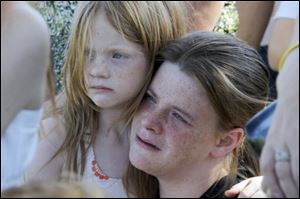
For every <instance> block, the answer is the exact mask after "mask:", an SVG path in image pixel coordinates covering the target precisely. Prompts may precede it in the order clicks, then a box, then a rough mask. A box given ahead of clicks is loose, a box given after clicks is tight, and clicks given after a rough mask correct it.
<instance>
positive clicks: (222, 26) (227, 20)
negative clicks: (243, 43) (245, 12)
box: [214, 1, 239, 36]
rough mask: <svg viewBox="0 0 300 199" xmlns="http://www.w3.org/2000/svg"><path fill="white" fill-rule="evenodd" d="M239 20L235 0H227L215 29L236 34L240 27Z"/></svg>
mask: <svg viewBox="0 0 300 199" xmlns="http://www.w3.org/2000/svg"><path fill="white" fill-rule="evenodd" d="M238 21H239V17H238V12H237V10H236V7H235V1H226V2H225V6H224V9H223V12H222V13H221V16H220V19H219V21H218V24H217V26H216V27H215V28H214V31H215V32H220V33H223V34H230V35H232V36H234V35H235V32H236V31H237V28H238Z"/></svg>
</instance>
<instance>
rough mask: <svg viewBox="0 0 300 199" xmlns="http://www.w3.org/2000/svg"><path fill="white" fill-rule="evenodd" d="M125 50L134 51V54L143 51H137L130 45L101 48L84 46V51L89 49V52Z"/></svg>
mask: <svg viewBox="0 0 300 199" xmlns="http://www.w3.org/2000/svg"><path fill="white" fill-rule="evenodd" d="M118 50H120V51H125V52H131V53H135V54H144V53H143V51H138V50H136V49H133V48H131V47H126V46H123V45H114V46H111V47H108V48H102V49H95V48H92V49H90V48H89V47H86V51H91V52H103V51H104V52H107V51H118Z"/></svg>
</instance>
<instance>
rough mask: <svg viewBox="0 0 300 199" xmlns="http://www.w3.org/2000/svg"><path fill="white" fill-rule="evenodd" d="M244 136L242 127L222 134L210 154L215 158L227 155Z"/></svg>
mask: <svg viewBox="0 0 300 199" xmlns="http://www.w3.org/2000/svg"><path fill="white" fill-rule="evenodd" d="M243 137H244V130H243V129H242V128H234V129H231V130H229V131H228V132H226V133H223V134H221V135H220V136H219V137H218V139H217V141H216V144H215V146H214V147H213V148H212V150H211V152H210V154H211V155H212V156H213V157H215V158H220V157H225V156H226V155H227V154H228V153H230V152H231V151H233V150H234V149H235V148H236V147H237V146H238V145H239V144H240V143H241V141H242V140H243Z"/></svg>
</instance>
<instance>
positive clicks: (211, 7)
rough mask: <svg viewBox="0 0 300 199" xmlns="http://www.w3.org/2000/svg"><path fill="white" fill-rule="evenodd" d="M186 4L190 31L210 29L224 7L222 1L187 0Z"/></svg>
mask: <svg viewBox="0 0 300 199" xmlns="http://www.w3.org/2000/svg"><path fill="white" fill-rule="evenodd" d="M187 4H188V14H189V17H190V20H191V21H190V22H191V27H190V31H194V30H202V31H212V30H213V29H214V27H215V25H216V24H217V22H218V20H219V18H220V15H221V13H222V10H223V8H224V1H189V2H187Z"/></svg>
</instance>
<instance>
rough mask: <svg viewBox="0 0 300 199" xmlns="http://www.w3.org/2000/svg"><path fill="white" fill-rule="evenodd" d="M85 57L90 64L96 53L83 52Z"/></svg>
mask: <svg viewBox="0 0 300 199" xmlns="http://www.w3.org/2000/svg"><path fill="white" fill-rule="evenodd" d="M85 56H86V57H87V59H88V60H89V61H90V62H91V61H93V60H94V59H95V58H96V53H95V52H93V51H86V52H85Z"/></svg>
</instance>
